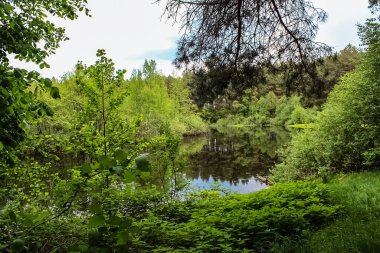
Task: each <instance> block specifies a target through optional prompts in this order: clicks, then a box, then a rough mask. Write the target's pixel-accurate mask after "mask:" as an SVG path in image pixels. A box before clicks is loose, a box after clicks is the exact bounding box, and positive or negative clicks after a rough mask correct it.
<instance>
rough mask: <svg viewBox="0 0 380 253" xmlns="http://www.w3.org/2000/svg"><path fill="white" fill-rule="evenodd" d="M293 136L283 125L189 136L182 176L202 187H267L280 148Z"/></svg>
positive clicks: (245, 189)
mask: <svg viewBox="0 0 380 253" xmlns="http://www.w3.org/2000/svg"><path fill="white" fill-rule="evenodd" d="M289 139H290V134H289V132H287V131H286V130H285V129H282V128H266V129H252V128H232V129H224V130H222V131H219V132H218V131H213V132H211V133H210V134H209V135H207V136H202V137H191V138H186V139H185V140H184V141H183V143H182V145H181V147H180V155H181V156H182V159H183V160H184V162H183V171H182V177H183V178H184V179H187V180H188V181H189V182H190V186H191V187H194V188H199V189H210V188H213V187H219V188H224V189H227V190H230V191H234V192H239V193H247V192H253V191H258V190H260V189H262V188H265V187H267V185H266V184H265V183H263V182H262V181H261V180H259V179H258V178H261V179H262V178H263V177H265V176H267V175H268V172H269V169H270V168H271V167H272V166H273V165H274V164H275V162H276V161H277V153H276V151H277V150H278V149H279V148H280V147H282V146H284V145H285V144H286V143H287V142H288V141H289Z"/></svg>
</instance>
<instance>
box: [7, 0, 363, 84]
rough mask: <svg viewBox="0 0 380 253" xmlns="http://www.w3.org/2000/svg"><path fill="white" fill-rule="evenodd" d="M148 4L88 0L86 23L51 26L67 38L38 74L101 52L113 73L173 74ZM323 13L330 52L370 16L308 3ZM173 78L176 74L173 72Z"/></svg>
mask: <svg viewBox="0 0 380 253" xmlns="http://www.w3.org/2000/svg"><path fill="white" fill-rule="evenodd" d="M153 2H154V0H107V1H105V0H89V6H88V7H89V9H90V10H91V13H92V18H89V17H86V16H84V15H83V16H81V17H80V18H79V19H78V20H76V21H73V22H71V21H70V22H69V21H62V20H59V21H56V22H55V23H57V24H58V25H59V26H63V27H65V28H66V33H67V35H68V36H69V37H70V40H69V41H66V42H63V43H62V44H61V47H60V48H59V49H58V50H57V52H56V54H55V55H53V56H51V57H50V58H49V59H48V61H47V62H48V63H49V64H50V65H51V68H50V69H43V70H40V72H42V73H43V74H44V75H45V76H48V77H53V76H54V77H59V76H61V75H62V74H63V73H64V72H66V71H70V70H71V69H72V68H73V67H74V65H75V63H76V62H77V61H78V60H81V61H83V62H84V63H86V64H93V63H94V62H95V60H96V56H95V53H96V50H97V49H99V48H103V49H105V50H106V51H107V53H108V56H109V57H110V58H112V59H113V60H114V62H115V63H116V67H117V68H122V69H126V70H127V72H128V73H131V72H132V70H133V69H136V68H140V67H141V66H142V64H143V62H144V59H154V60H156V61H157V64H158V68H159V69H160V70H161V71H162V72H163V73H165V74H172V73H175V72H176V70H175V68H174V67H173V66H172V65H171V62H172V60H173V59H174V57H175V50H176V41H177V39H178V38H179V29H178V27H177V26H173V24H172V23H171V22H170V21H166V20H165V18H161V15H162V11H163V6H159V5H157V4H153ZM313 2H314V3H315V5H316V6H317V7H320V8H322V9H324V10H325V11H327V12H328V14H329V18H328V20H327V22H326V23H325V24H322V25H321V26H320V32H319V35H318V37H317V40H318V41H321V42H325V43H327V44H329V45H331V46H333V47H334V48H335V49H336V50H340V49H342V48H344V47H345V46H346V45H347V44H348V43H351V44H354V45H359V39H358V37H357V35H356V24H357V23H362V22H364V21H365V19H366V18H367V17H369V16H370V12H369V10H368V9H367V5H368V0H313ZM14 64H15V65H17V66H18V67H23V68H27V69H29V70H30V69H35V70H38V67H37V66H34V65H32V64H24V63H18V62H14ZM177 73H178V72H177Z"/></svg>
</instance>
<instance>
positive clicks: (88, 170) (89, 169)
mask: <svg viewBox="0 0 380 253" xmlns="http://www.w3.org/2000/svg"><path fill="white" fill-rule="evenodd" d="M80 171H81V172H82V173H83V174H90V173H91V172H92V167H91V165H83V166H81V167H80Z"/></svg>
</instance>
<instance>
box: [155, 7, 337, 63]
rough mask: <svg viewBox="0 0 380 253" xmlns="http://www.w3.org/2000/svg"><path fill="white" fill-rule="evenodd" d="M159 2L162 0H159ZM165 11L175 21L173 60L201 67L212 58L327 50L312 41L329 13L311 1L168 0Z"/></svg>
mask: <svg viewBox="0 0 380 253" xmlns="http://www.w3.org/2000/svg"><path fill="white" fill-rule="evenodd" d="M158 2H163V0H158ZM165 2H166V9H165V13H166V14H167V16H168V18H169V19H174V21H175V22H179V23H180V24H181V26H182V29H183V35H182V37H181V39H180V40H179V42H178V52H177V58H176V64H177V65H182V64H190V63H191V64H194V66H196V67H197V66H198V67H202V66H203V65H202V63H204V62H205V61H210V60H213V61H214V62H216V63H217V64H219V65H234V66H235V67H236V68H239V67H241V66H244V65H247V64H248V65H252V64H257V63H262V62H270V63H276V62H282V61H285V60H286V61H292V62H297V63H302V65H304V66H306V64H307V62H308V60H310V59H315V58H319V57H320V56H321V55H324V54H325V53H327V52H329V51H330V47H328V46H327V45H326V44H323V43H319V42H316V41H315V40H314V39H315V36H316V34H317V30H318V24H319V23H320V22H324V21H325V20H326V18H327V14H326V12H325V11H323V10H322V9H319V8H317V7H315V6H314V5H313V3H312V2H311V1H305V0H295V1H284V0H270V1H265V0H211V1H210V0H188V1H182V0H181V1H178V0H167V1H165Z"/></svg>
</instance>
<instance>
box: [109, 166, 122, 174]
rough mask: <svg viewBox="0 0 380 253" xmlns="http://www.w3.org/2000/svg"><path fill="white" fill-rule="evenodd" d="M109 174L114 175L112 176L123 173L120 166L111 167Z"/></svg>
mask: <svg viewBox="0 0 380 253" xmlns="http://www.w3.org/2000/svg"><path fill="white" fill-rule="evenodd" d="M111 172H112V173H114V174H119V175H120V174H121V172H123V167H121V166H115V167H112V168H111Z"/></svg>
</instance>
